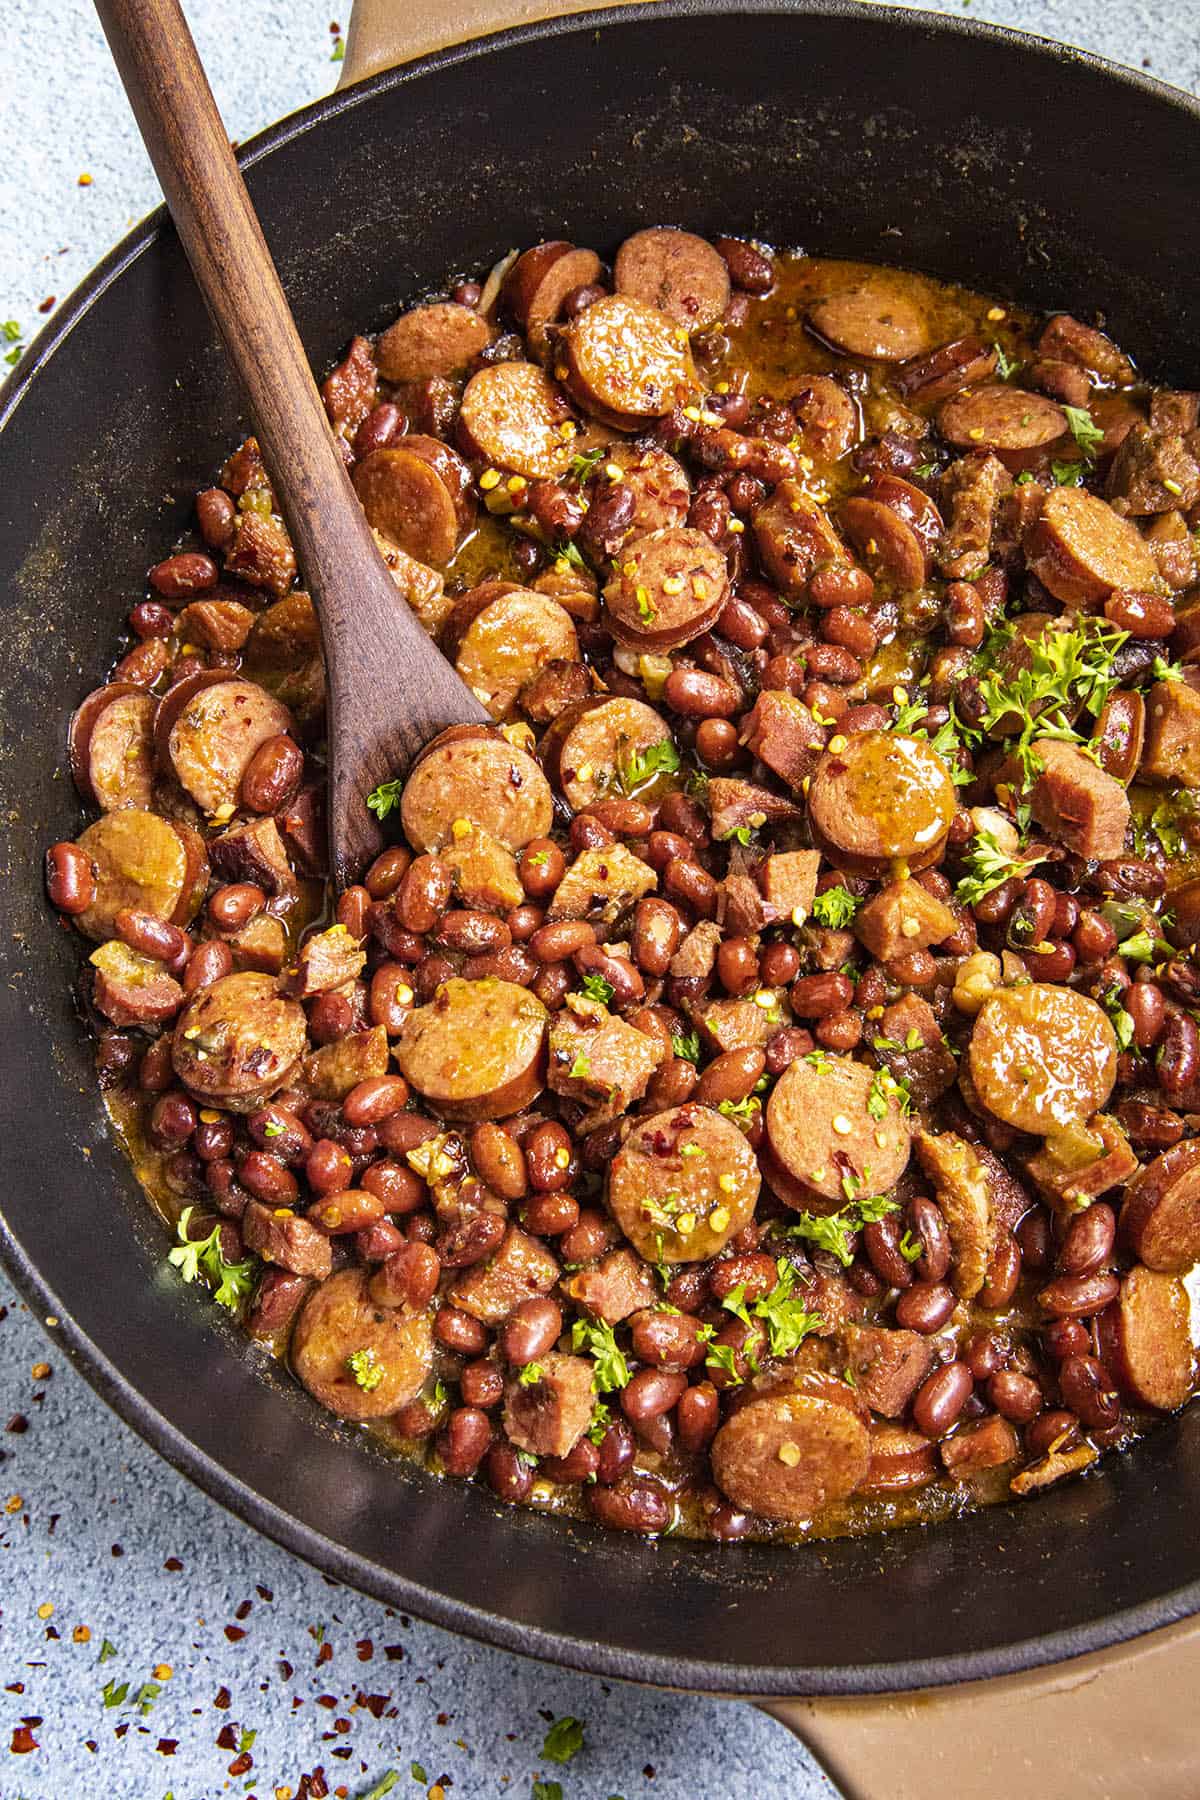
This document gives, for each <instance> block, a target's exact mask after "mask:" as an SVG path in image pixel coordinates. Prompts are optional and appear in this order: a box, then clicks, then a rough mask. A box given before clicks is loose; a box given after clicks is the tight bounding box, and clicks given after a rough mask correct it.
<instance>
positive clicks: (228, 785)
mask: <svg viewBox="0 0 1200 1800" xmlns="http://www.w3.org/2000/svg"><path fill="white" fill-rule="evenodd" d="M180 685H181V686H182V685H183V684H182V683H181V684H180ZM171 701H172V695H171V693H168V694H167V695H166V696H165V698H164V701H163V706H167V703H168V702H171ZM172 710H174V709H173V707H172ZM160 711H161V709H160ZM164 727H165V721H164V720H163V719H162V718H160V719H159V720H157V721H156V724H155V733H156V736H158V738H159V743H160V746H161V745H162V742H163V735H164ZM284 735H286V736H288V737H294V736H295V726H294V725H293V723H292V716H291V714H290V713H289V712H288V710H287V708H286V706H281V705H280V704H279V701H278V700H276V699H274V698H273V697H272V696H271V695H270V694H268V692H267V690H266V689H265V688H262V687H259V685H258V683H257V682H255V681H242V680H238V679H234V680H226V681H217V682H212V683H210V684H209V685H207V686H205V687H202V688H198V689H197V690H196V691H195V692H194V693H193V694H191V696H190V697H189V698H187V700H186V701H185V703H184V705H183V706H182V707H180V708H179V709H178V710H177V711H175V717H174V721H173V723H171V725H170V727H169V729H168V730H166V731H165V738H166V742H165V749H166V755H167V760H168V762H169V764H170V767H171V768H172V769H173V770H174V773H175V776H176V778H177V780H178V782H179V785H180V786H181V787H182V788H183V789H184V791H185V793H188V794H190V795H191V797H192V799H193V800H194V801H195V802H196V805H197V806H199V807H200V808H201V809H202V810H203V811H204V812H206V813H208V814H210V815H212V814H214V813H218V812H220V810H221V809H222V808H223V807H227V808H228V809H229V810H228V812H227V813H226V815H225V816H226V817H227V818H228V817H230V816H231V815H232V813H233V812H234V810H235V809H236V807H237V803H238V796H239V794H240V792H241V786H242V777H243V775H244V774H245V773H246V770H247V768H248V767H249V766H250V762H251V760H252V758H253V756H254V753H255V751H256V750H257V749H258V748H259V747H260V745H262V744H265V743H266V741H267V739H268V738H273V737H281V736H284Z"/></svg>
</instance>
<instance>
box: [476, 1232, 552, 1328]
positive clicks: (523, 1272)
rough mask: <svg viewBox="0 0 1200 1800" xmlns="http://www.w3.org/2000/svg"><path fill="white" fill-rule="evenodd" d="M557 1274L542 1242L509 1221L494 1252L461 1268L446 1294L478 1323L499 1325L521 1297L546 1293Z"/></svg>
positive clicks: (515, 1306) (518, 1303)
mask: <svg viewBox="0 0 1200 1800" xmlns="http://www.w3.org/2000/svg"><path fill="white" fill-rule="evenodd" d="M558 1274H559V1269H558V1263H557V1261H556V1260H555V1258H554V1257H553V1256H551V1254H550V1252H549V1251H548V1250H547V1249H546V1246H545V1245H544V1244H542V1243H540V1242H539V1241H538V1239H537V1238H535V1237H530V1236H529V1234H528V1233H527V1232H524V1231H521V1230H520V1229H519V1228H518V1227H517V1226H516V1225H510V1226H509V1228H508V1231H507V1232H506V1234H505V1236H504V1238H503V1240H502V1241H501V1244H500V1248H499V1249H498V1250H497V1252H496V1254H495V1256H493V1257H490V1258H489V1259H488V1261H487V1262H482V1263H476V1264H475V1265H474V1267H472V1268H470V1269H464V1270H463V1272H462V1274H461V1275H460V1276H459V1277H458V1279H457V1281H455V1282H454V1284H453V1286H452V1287H451V1289H450V1293H449V1298H450V1301H451V1303H452V1305H454V1306H457V1307H459V1308H460V1309H461V1311H463V1312H466V1313H470V1315H471V1317H472V1318H473V1319H478V1320H479V1321H480V1323H481V1324H483V1325H491V1326H496V1325H502V1324H503V1323H504V1321H505V1319H507V1317H508V1315H509V1314H510V1313H511V1312H514V1311H515V1310H516V1308H517V1307H518V1306H520V1304H521V1302H522V1300H535V1299H536V1298H537V1296H538V1295H539V1294H548V1293H549V1292H550V1289H551V1288H552V1287H553V1286H554V1284H555V1282H556V1281H557V1280H558Z"/></svg>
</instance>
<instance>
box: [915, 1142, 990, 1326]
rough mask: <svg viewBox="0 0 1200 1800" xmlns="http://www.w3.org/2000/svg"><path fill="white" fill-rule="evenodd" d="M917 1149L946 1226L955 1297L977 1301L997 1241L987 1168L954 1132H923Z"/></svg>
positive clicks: (971, 1146) (972, 1148) (968, 1145)
mask: <svg viewBox="0 0 1200 1800" xmlns="http://www.w3.org/2000/svg"><path fill="white" fill-rule="evenodd" d="M916 1145H917V1155H918V1157H919V1158H920V1161H921V1166H922V1168H923V1169H924V1170H925V1173H926V1174H927V1175H928V1176H929V1178H930V1180H931V1181H932V1182H933V1185H934V1190H935V1194H936V1198H937V1203H938V1206H939V1207H940V1208H941V1213H942V1217H943V1218H944V1219H945V1221H946V1230H947V1232H948V1234H949V1237H950V1249H951V1255H952V1266H953V1275H952V1278H951V1279H952V1284H953V1287H954V1292H955V1293H956V1294H957V1295H958V1297H959V1299H960V1300H973V1299H974V1298H975V1296H976V1294H978V1292H979V1290H980V1288H981V1287H982V1286H983V1284H984V1282H985V1280H986V1279H987V1269H988V1263H989V1262H990V1260H991V1256H992V1251H993V1249H994V1247H995V1243H996V1236H997V1222H996V1221H995V1219H994V1218H993V1209H992V1193H991V1183H990V1182H989V1180H988V1170H987V1167H986V1165H985V1164H984V1163H983V1162H982V1161H981V1160H980V1158H979V1157H978V1156H977V1155H976V1153H975V1148H974V1146H973V1145H971V1144H968V1143H967V1141H966V1139H965V1138H961V1137H959V1135H958V1133H957V1132H954V1131H946V1132H942V1133H941V1134H940V1135H939V1136H937V1137H935V1136H933V1135H932V1134H931V1133H930V1132H927V1131H919V1132H918V1133H917V1138H916Z"/></svg>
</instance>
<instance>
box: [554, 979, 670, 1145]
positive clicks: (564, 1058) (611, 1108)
mask: <svg viewBox="0 0 1200 1800" xmlns="http://www.w3.org/2000/svg"><path fill="white" fill-rule="evenodd" d="M665 1055H666V1052H665V1051H664V1050H663V1047H662V1045H661V1044H660V1043H658V1042H657V1040H656V1039H654V1038H651V1037H647V1035H646V1033H645V1032H644V1031H637V1030H636V1029H635V1028H634V1027H633V1026H632V1025H627V1024H626V1023H625V1020H624V1019H618V1018H615V1017H614V1016H613V1015H612V1014H611V1013H610V1012H609V1011H608V1008H607V1007H606V1006H601V1004H600V1002H599V1001H598V1000H588V999H586V998H584V996H582V995H580V994H569V995H568V996H567V1004H566V1005H565V1006H564V1007H563V1008H562V1010H561V1011H560V1012H556V1013H555V1014H554V1015H553V1017H552V1019H551V1023H550V1063H549V1076H548V1080H549V1083H550V1086H551V1088H552V1089H553V1090H554V1091H555V1093H558V1094H565V1095H567V1097H568V1098H569V1099H572V1100H579V1101H582V1103H583V1104H584V1105H585V1106H586V1107H587V1108H588V1111H587V1114H586V1115H585V1117H584V1118H583V1119H582V1120H581V1121H580V1129H581V1130H583V1131H593V1130H594V1129H595V1128H596V1126H597V1125H607V1124H608V1122H609V1121H610V1120H611V1119H615V1118H617V1117H618V1116H619V1115H620V1114H621V1113H624V1112H628V1111H629V1108H630V1107H631V1106H632V1105H633V1104H634V1102H635V1101H637V1100H640V1099H641V1097H642V1095H643V1094H644V1093H645V1091H646V1087H647V1085H648V1083H649V1080H650V1077H651V1076H652V1075H653V1073H654V1071H655V1069H657V1068H658V1066H659V1064H660V1063H661V1062H662V1061H663V1060H664V1057H665Z"/></svg>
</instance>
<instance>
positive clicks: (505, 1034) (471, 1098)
mask: <svg viewBox="0 0 1200 1800" xmlns="http://www.w3.org/2000/svg"><path fill="white" fill-rule="evenodd" d="M547 1016H548V1015H547V1013H546V1009H545V1007H544V1006H543V1005H542V1003H541V1001H540V1000H539V999H538V998H537V997H536V995H534V994H531V993H529V992H528V990H527V989H526V988H523V987H518V986H517V985H516V983H515V982H511V981H496V980H491V979H489V980H485V981H462V980H460V979H459V978H458V977H457V976H455V977H453V978H452V979H451V980H449V981H444V982H443V983H442V985H441V987H440V988H439V989H438V990H437V993H436V994H435V995H434V997H433V999H432V1000H431V1001H430V1002H429V1004H428V1005H427V1006H419V1007H418V1008H417V1010H416V1011H415V1012H414V1013H413V1014H412V1015H411V1016H410V1018H409V1020H408V1023H407V1025H406V1026H405V1028H404V1035H403V1037H402V1038H401V1040H400V1044H399V1048H398V1049H397V1052H396V1060H397V1062H398V1063H399V1066H400V1072H401V1074H402V1075H403V1076H404V1077H405V1079H406V1080H408V1081H409V1082H411V1084H412V1086H413V1087H415V1088H416V1090H417V1092H418V1093H419V1094H422V1095H424V1097H425V1099H426V1100H427V1101H428V1102H429V1104H430V1106H431V1107H432V1108H433V1110H434V1111H435V1112H437V1113H440V1114H441V1115H442V1117H444V1118H447V1119H471V1120H475V1119H506V1118H508V1117H509V1115H510V1114H511V1113H515V1112H520V1110H521V1108H522V1107H523V1106H528V1105H529V1102H530V1101H531V1100H532V1099H533V1098H534V1096H535V1095H536V1094H539V1093H540V1092H541V1090H542V1087H543V1084H544V1082H545V1076H546V1020H547Z"/></svg>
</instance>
